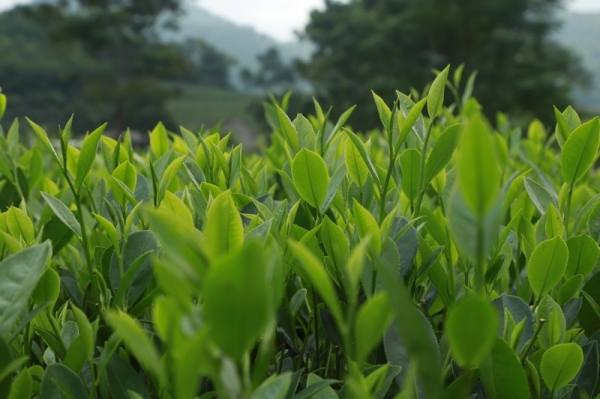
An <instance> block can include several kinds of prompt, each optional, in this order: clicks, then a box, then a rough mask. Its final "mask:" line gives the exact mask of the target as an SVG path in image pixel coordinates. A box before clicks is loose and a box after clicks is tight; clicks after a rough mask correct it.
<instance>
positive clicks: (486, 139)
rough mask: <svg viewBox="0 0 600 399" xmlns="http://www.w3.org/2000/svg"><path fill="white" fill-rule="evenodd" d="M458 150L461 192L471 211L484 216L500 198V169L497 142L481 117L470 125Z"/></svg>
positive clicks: (474, 118) (471, 121) (476, 117)
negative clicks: (495, 148) (495, 145)
mask: <svg viewBox="0 0 600 399" xmlns="http://www.w3.org/2000/svg"><path fill="white" fill-rule="evenodd" d="M458 148H459V152H458V158H457V169H458V182H459V185H460V190H461V192H462V194H463V198H464V200H465V203H466V204H467V206H468V207H469V209H471V211H472V212H473V213H475V215H478V216H482V215H484V214H485V213H486V212H487V211H488V210H489V209H490V208H491V206H492V204H493V203H494V201H495V199H496V198H497V193H498V186H499V184H500V170H499V168H498V162H497V159H496V152H495V151H494V141H493V140H492V137H491V134H490V133H489V130H488V127H487V125H486V123H485V122H484V121H483V119H482V117H481V116H474V117H473V118H472V119H471V120H469V122H468V123H467V124H466V126H465V127H464V129H463V131H462V136H461V138H460V143H459V147H458Z"/></svg>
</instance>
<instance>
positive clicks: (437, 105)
mask: <svg viewBox="0 0 600 399" xmlns="http://www.w3.org/2000/svg"><path fill="white" fill-rule="evenodd" d="M449 72H450V65H448V66H447V67H446V68H444V70H443V71H442V72H440V73H439V74H438V75H437V76H436V77H435V80H434V81H433V83H432V84H431V87H430V88H429V97H428V98H427V113H428V114H429V117H430V118H432V119H433V118H435V117H437V116H438V115H439V114H440V112H442V106H443V105H444V91H445V89H446V81H447V80H448V73H449Z"/></svg>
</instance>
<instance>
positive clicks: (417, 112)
mask: <svg viewBox="0 0 600 399" xmlns="http://www.w3.org/2000/svg"><path fill="white" fill-rule="evenodd" d="M427 99H428V97H425V98H424V99H422V100H421V101H419V102H418V103H416V104H415V105H414V106H413V107H412V108H411V109H410V111H408V114H406V117H404V116H403V115H404V114H403V113H402V111H400V112H398V117H399V119H404V121H403V122H402V123H401V124H400V133H399V135H398V137H397V139H396V144H395V147H394V152H398V150H399V149H400V146H401V145H402V143H403V142H404V140H406V137H408V134H409V133H410V131H411V130H412V129H413V127H414V126H415V123H416V122H417V120H418V119H419V118H422V115H421V112H422V111H423V108H424V107H425V104H426V103H427Z"/></svg>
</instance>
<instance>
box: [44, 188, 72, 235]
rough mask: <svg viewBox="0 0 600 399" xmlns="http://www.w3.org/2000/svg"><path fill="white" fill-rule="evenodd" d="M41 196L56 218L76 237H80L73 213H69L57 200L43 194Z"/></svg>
mask: <svg viewBox="0 0 600 399" xmlns="http://www.w3.org/2000/svg"><path fill="white" fill-rule="evenodd" d="M41 194H42V197H44V200H45V201H46V203H47V204H48V206H49V207H50V209H52V212H54V214H55V215H56V217H58V218H59V219H60V220H61V222H63V223H64V224H65V226H67V227H68V228H69V229H71V231H73V233H75V234H76V235H77V237H81V226H80V225H79V222H78V221H77V219H76V218H75V215H73V212H71V210H70V209H69V208H67V206H66V205H65V204H64V203H63V202H62V201H61V200H59V199H58V198H56V197H53V196H52V195H50V194H47V193H44V192H42V193H41Z"/></svg>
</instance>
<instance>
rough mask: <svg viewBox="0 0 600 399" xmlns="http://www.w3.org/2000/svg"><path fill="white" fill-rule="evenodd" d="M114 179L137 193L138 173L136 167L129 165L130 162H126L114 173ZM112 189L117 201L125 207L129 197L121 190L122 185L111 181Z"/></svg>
mask: <svg viewBox="0 0 600 399" xmlns="http://www.w3.org/2000/svg"><path fill="white" fill-rule="evenodd" d="M112 177H113V178H114V179H116V180H118V181H120V182H121V183H123V184H124V185H125V186H126V187H127V188H128V189H129V190H130V191H131V192H132V193H133V192H134V191H135V187H136V185H137V171H136V170H135V167H134V166H133V165H132V164H131V163H129V161H125V162H123V163H122V164H120V165H119V166H117V168H116V169H115V170H114V171H113V173H112ZM110 187H111V189H112V192H113V195H114V197H115V200H116V201H117V202H118V203H119V204H121V205H125V203H126V201H128V198H127V197H128V195H126V192H125V191H124V190H123V188H121V185H120V184H119V183H118V182H116V181H114V180H112V179H111V181H110Z"/></svg>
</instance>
